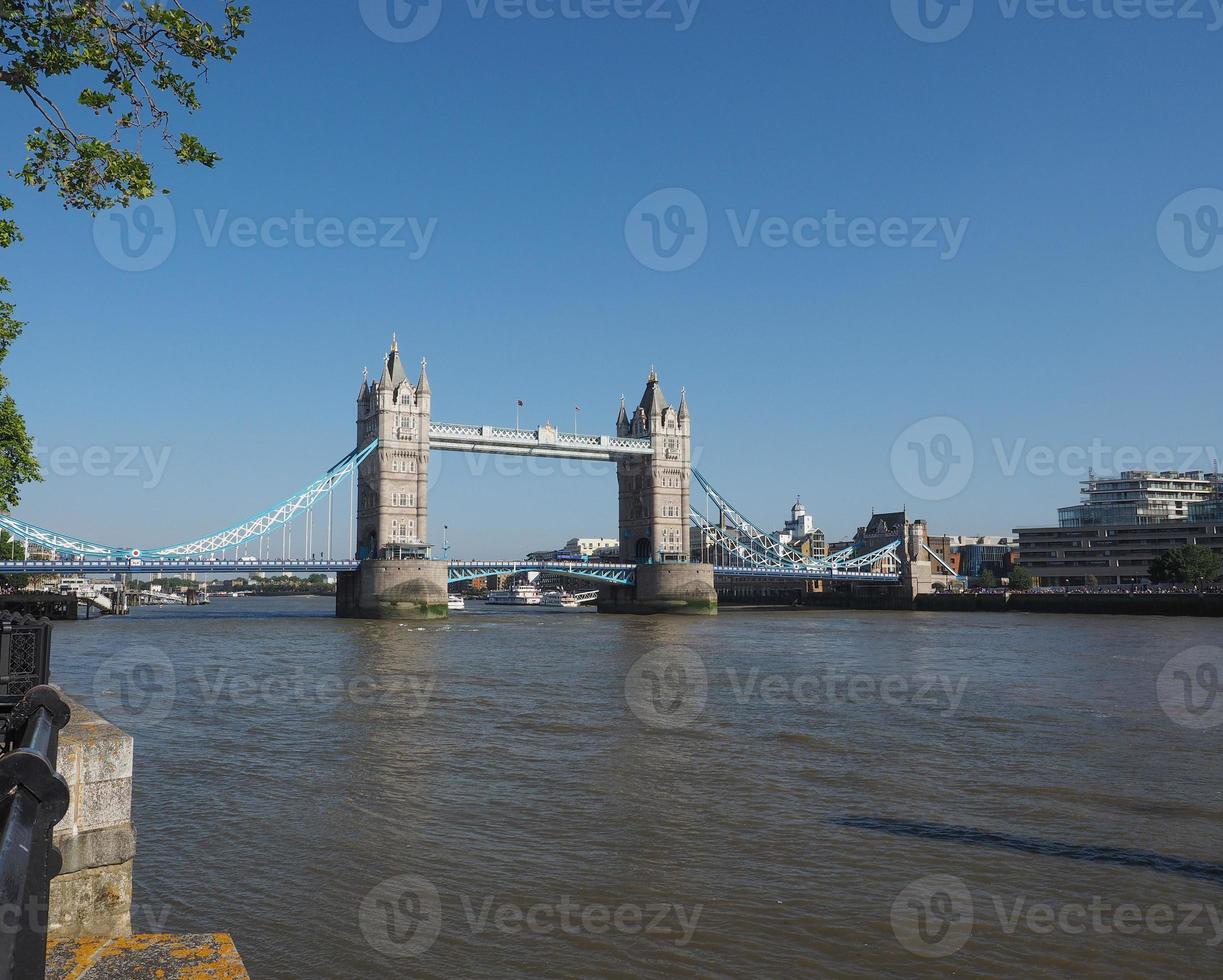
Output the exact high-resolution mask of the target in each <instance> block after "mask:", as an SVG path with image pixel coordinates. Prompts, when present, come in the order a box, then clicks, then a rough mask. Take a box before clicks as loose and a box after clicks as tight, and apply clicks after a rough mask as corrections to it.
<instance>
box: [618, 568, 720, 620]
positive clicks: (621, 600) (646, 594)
mask: <svg viewBox="0 0 1223 980" xmlns="http://www.w3.org/2000/svg"><path fill="white" fill-rule="evenodd" d="M598 608H599V612H601V613H619V614H622V615H632V616H653V615H658V614H660V613H668V614H671V615H682V616H716V615H717V614H718V593H717V592H716V591H715V590H714V587H713V566H712V565H700V564H686V563H677V564H672V565H638V566H637V572H636V575H635V582H634V584H633V585H605V586H603V587H602V588H601V589H600V590H599V606H598Z"/></svg>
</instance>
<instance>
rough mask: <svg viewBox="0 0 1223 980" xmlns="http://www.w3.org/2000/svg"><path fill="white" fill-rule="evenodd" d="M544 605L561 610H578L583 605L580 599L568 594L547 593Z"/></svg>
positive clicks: (561, 592) (560, 592)
mask: <svg viewBox="0 0 1223 980" xmlns="http://www.w3.org/2000/svg"><path fill="white" fill-rule="evenodd" d="M543 605H545V606H552V607H557V608H561V609H577V608H578V607H579V606H580V605H581V603H580V602H578V597H577V596H575V595H572V594H570V593H568V592H563V591H559V592H547V593H545V594H544V601H543Z"/></svg>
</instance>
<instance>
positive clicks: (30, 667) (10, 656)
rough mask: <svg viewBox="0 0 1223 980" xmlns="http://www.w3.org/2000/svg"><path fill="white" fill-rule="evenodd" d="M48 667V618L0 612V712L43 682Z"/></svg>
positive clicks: (49, 667) (48, 676)
mask: <svg viewBox="0 0 1223 980" xmlns="http://www.w3.org/2000/svg"><path fill="white" fill-rule="evenodd" d="M50 669H51V621H50V620H48V619H39V618H36V617H34V616H23V615H20V614H14V613H0V715H2V714H4V713H6V712H9V711H11V710H12V709H13V707H14V706H15V705H16V704H17V702H19V701H20V700H21V699H22V697H24V696H25V694H26V693H27V692H28V691H30V690H32V689H33V688H35V687H37V686H38V685H39V684H46V683H47V681H48V679H49V678H50Z"/></svg>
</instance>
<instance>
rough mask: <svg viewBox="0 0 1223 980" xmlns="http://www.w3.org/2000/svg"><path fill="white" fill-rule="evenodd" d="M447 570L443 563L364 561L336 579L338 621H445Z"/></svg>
mask: <svg viewBox="0 0 1223 980" xmlns="http://www.w3.org/2000/svg"><path fill="white" fill-rule="evenodd" d="M448 575H449V566H448V565H447V563H446V562H444V561H425V560H418V561H411V560H408V561H375V560H373V559H368V558H367V559H366V560H365V561H363V562H361V567H360V568H358V569H357V570H356V571H354V572H341V573H340V574H339V575H338V576H337V578H336V593H335V603H336V608H335V613H336V615H337V616H339V617H340V618H341V619H410V620H417V619H445V618H446V617H447V615H449V613H448V610H447V607H446V591H447V584H446V583H447V578H448Z"/></svg>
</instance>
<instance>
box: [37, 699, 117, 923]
mask: <svg viewBox="0 0 1223 980" xmlns="http://www.w3.org/2000/svg"><path fill="white" fill-rule="evenodd" d="M66 700H68V703H69V704H70V706H71V708H72V720H71V721H70V722H69V723H68V725H67V727H65V728H64V729H63V731H61V732H60V733H59V753H58V756H57V763H58V769H59V771H60V774H61V775H62V776H63V777H64V779H65V780H66V781H67V783H68V793H69V802H68V812H67V813H66V814H65V815H64V819H63V820H61V821H60V822H59V823H58V824H57V825H56V827H55V846H56V847H58V848H59V850H60V854H61V855H62V856H63V862H64V863H63V869H62V870H61V871H60V874H59V876H58V877H56V878H54V879H53V880H52V882H51V909H50V921H49V924H48V933H49V935H50V936H51V938H53V939H67V938H73V937H77V936H99V937H124V936H130V935H131V932H132V921H131V906H132V860H133V858H134V857H135V855H136V831H135V828H134V827H133V826H132V755H133V742H132V737H131V736H130V735H128V734H127V733H125V732H123V731H121V730H120V729H118V728H116V727H115V726H114V725H112V724H111V723H110V722H109V721H107V720H106V719H105V718H103V717H102V716H101V715H98V714H96V713H95V712H93V711H90V710H89V709H88V708H86V707H85V706H84V705H82V704H80V703H79V702H77V701H73V700H71V699H66Z"/></svg>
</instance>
